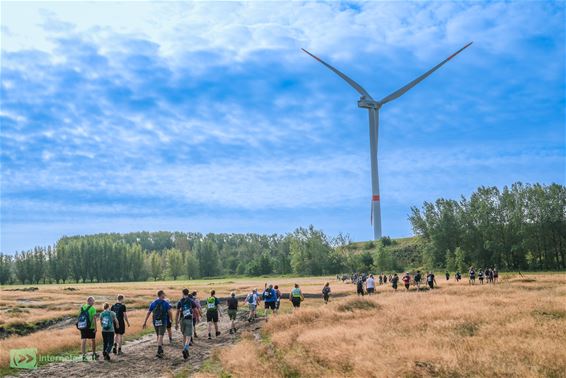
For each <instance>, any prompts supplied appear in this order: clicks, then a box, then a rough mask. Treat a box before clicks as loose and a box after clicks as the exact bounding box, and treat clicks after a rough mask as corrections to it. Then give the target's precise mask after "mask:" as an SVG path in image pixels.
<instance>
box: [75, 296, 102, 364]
mask: <svg viewBox="0 0 566 378" xmlns="http://www.w3.org/2000/svg"><path fill="white" fill-rule="evenodd" d="M95 317H96V309H95V308H94V297H88V298H87V299H86V304H84V305H82V306H81V309H80V310H79V317H78V320H77V324H76V326H77V328H78V329H79V330H80V331H81V353H82V355H83V361H86V359H87V358H86V341H87V340H91V345H92V359H93V360H96V359H97V358H98V354H96V319H95Z"/></svg>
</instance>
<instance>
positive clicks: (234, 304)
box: [228, 292, 238, 334]
mask: <svg viewBox="0 0 566 378" xmlns="http://www.w3.org/2000/svg"><path fill="white" fill-rule="evenodd" d="M237 315H238V299H237V298H236V293H234V292H231V293H230V298H228V318H229V319H230V334H233V333H236V316H237Z"/></svg>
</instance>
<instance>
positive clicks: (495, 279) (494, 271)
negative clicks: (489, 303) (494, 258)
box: [493, 267, 499, 283]
mask: <svg viewBox="0 0 566 378" xmlns="http://www.w3.org/2000/svg"><path fill="white" fill-rule="evenodd" d="M498 281H499V272H498V271H497V268H496V267H493V283H497V282H498Z"/></svg>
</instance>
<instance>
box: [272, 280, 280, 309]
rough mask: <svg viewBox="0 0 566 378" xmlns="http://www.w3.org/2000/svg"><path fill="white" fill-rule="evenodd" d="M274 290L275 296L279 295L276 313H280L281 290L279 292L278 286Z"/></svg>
mask: <svg viewBox="0 0 566 378" xmlns="http://www.w3.org/2000/svg"><path fill="white" fill-rule="evenodd" d="M273 288H274V289H275V294H276V295H277V302H276V303H275V311H276V312H278V311H279V307H280V306H281V290H279V286H278V285H275V286H273Z"/></svg>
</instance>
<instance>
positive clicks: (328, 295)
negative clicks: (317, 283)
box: [322, 294, 330, 302]
mask: <svg viewBox="0 0 566 378" xmlns="http://www.w3.org/2000/svg"><path fill="white" fill-rule="evenodd" d="M322 298H323V299H324V300H325V301H326V302H328V298H330V294H322Z"/></svg>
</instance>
